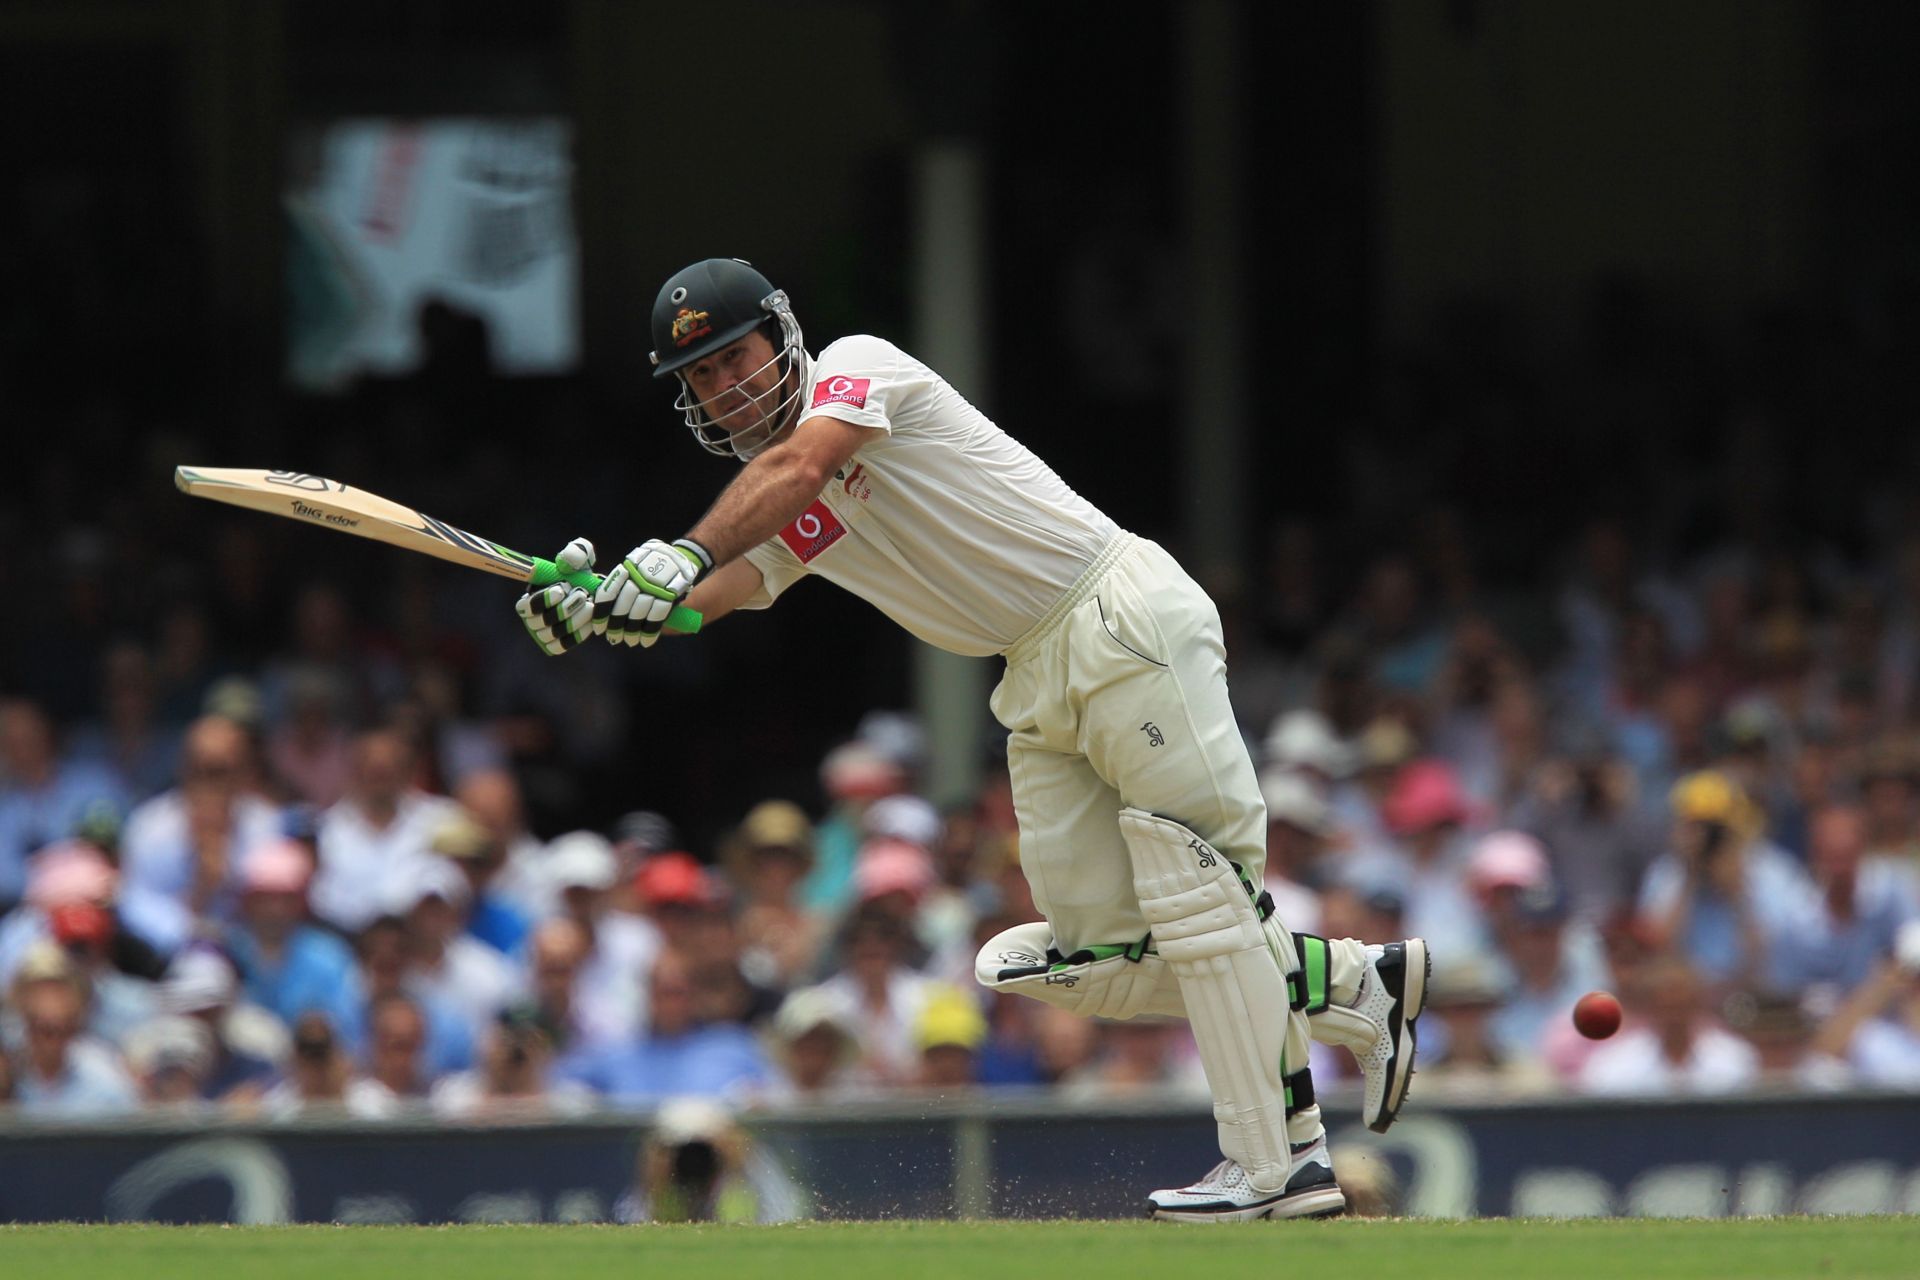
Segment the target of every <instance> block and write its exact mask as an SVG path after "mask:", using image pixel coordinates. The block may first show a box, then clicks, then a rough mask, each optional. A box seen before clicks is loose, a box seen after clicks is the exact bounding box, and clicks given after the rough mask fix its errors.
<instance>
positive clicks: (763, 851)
mask: <svg viewBox="0 0 1920 1280" xmlns="http://www.w3.org/2000/svg"><path fill="white" fill-rule="evenodd" d="M812 865H813V824H812V823H811V822H808V821H807V815H806V814H805V813H803V812H801V810H800V806H798V805H796V804H792V803H790V802H788V801H785V800H765V801H762V802H761V803H759V804H757V805H755V806H754V807H753V808H752V809H750V810H748V812H747V816H746V818H745V820H743V821H742V822H741V824H740V827H739V830H738V831H737V832H736V833H735V836H734V839H733V841H732V843H731V845H730V847H729V850H728V856H727V860H726V866H727V874H728V878H729V879H730V880H732V881H733V885H734V888H735V889H736V890H737V891H738V892H739V893H740V895H741V898H742V899H743V901H742V904H741V909H740V937H741V940H742V942H743V944H744V945H745V949H746V955H745V963H746V966H747V969H748V971H749V972H750V973H752V974H753V975H754V976H755V977H756V978H758V979H760V980H761V981H763V982H766V983H768V984H769V985H771V986H775V987H779V988H782V989H786V988H790V987H793V986H796V985H798V984H799V983H801V982H803V981H805V980H806V979H807V978H808V977H810V976H811V975H812V973H813V967H814V964H815V962H816V961H817V959H818V957H819V951H820V941H821V939H820V926H819V923H818V921H817V920H816V918H815V917H814V916H813V915H812V914H810V913H809V912H807V911H806V910H805V909H803V908H802V907H801V905H800V902H799V896H798V895H799V888H800V884H801V882H802V881H803V880H805V879H806V876H807V872H808V871H809V870H810V869H811V867H812Z"/></svg>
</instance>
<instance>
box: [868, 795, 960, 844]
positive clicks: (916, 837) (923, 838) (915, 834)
mask: <svg viewBox="0 0 1920 1280" xmlns="http://www.w3.org/2000/svg"><path fill="white" fill-rule="evenodd" d="M941 825H942V824H941V822H940V811H939V810H938V809H936V808H934V807H933V806H932V805H931V804H929V803H928V802H927V801H925V800H922V799H921V798H920V797H919V796H911V795H899V796H887V797H886V798H884V799H881V800H875V801H874V802H873V803H872V804H870V805H868V806H867V811H866V812H865V813H864V814H862V815H861V817H860V826H861V828H862V829H863V830H864V831H865V832H866V834H867V836H868V837H869V838H870V839H889V840H905V841H906V842H907V843H908V844H917V845H919V846H920V847H921V848H922V849H931V848H933V846H934V845H936V844H939V843H940V828H941Z"/></svg>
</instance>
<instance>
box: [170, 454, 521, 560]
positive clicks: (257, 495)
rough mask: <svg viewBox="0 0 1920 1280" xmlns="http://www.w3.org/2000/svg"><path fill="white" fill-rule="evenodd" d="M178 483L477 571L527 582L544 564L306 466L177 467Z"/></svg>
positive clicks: (199, 494)
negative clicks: (267, 468) (286, 468)
mask: <svg viewBox="0 0 1920 1280" xmlns="http://www.w3.org/2000/svg"><path fill="white" fill-rule="evenodd" d="M173 483H174V484H175V486H177V487H178V488H179V489H180V491H181V492H182V493H185V494H188V495H190V496H192V497H195V498H211V499H212V500H214V501H215V502H225V503H229V504H231V505H233V506H236V507H246V508H248V509H249V510H252V511H264V512H266V513H267V514H268V515H276V516H285V517H286V518H287V519H289V520H298V521H300V522H302V523H303V524H316V525H319V526H321V527H322V528H325V529H333V530H335V531H337V532H340V533H351V534H353V535H355V536H356V537H361V538H372V539H374V540H375V541H376V542H385V543H389V544H391V545H393V546H396V547H405V548H406V549H407V550H409V551H418V552H420V553H422V554H423V555H429V556H438V557H439V558H440V559H442V560H451V561H453V562H454V563H455V564H463V565H466V566H467V567H468V568H470V569H483V570H485V571H486V572H488V573H497V574H499V575H500V576H501V577H503V578H515V579H518V580H520V581H522V582H525V581H526V580H527V579H528V578H529V577H531V576H532V574H533V572H534V569H535V568H536V563H535V561H534V559H533V557H531V556H526V555H522V554H521V553H520V552H518V551H514V550H511V549H509V548H507V547H503V546H501V545H499V544H498V543H495V542H489V541H488V540H487V539H485V538H482V537H480V536H479V535H477V534H472V533H468V532H467V531H466V530H464V529H457V528H455V527H454V526H453V525H450V524H448V523H447V522H446V521H444V520H436V519H434V518H433V517H432V516H430V515H427V514H426V513H425V512H423V511H416V510H414V509H413V508H412V507H408V506H403V505H401V504H400V503H398V502H395V501H393V500H392V499H391V498H383V497H381V496H380V495H379V494H377V493H368V492H367V491H366V490H364V489H354V488H350V487H348V486H347V485H344V484H342V483H340V482H339V481H338V480H328V479H327V478H325V477H324V476H316V475H309V474H307V473H306V472H304V471H263V470H256V469H254V468H251V467H175V468H174V469H173Z"/></svg>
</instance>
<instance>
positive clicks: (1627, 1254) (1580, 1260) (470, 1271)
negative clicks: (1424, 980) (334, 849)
mask: <svg viewBox="0 0 1920 1280" xmlns="http://www.w3.org/2000/svg"><path fill="white" fill-rule="evenodd" d="M1917 1274H1920V1218H1912V1217H1903V1218H1773V1219H1758V1220H1755V1219H1747V1220H1730V1221H1687V1222H1655V1221H1646V1220H1626V1219H1614V1220H1608V1221H1583V1222H1538V1221H1522V1222H1514V1221H1482V1222H1457V1223H1455V1222H1415V1221H1391V1222H1381V1221H1376V1222H1367V1221H1358V1220H1347V1221H1333V1222H1300V1223H1255V1224H1251V1225H1248V1226H1219V1227H1182V1226H1171V1225H1164V1224H1159V1223H1150V1222H986V1223H951V1222H900V1223H820V1224H809V1225H796V1226H784V1227H700V1226H688V1227H593V1226H580V1227H560V1226H551V1227H493V1226H486V1227H483V1226H472V1227H156V1226H84V1225H58V1226H17V1227H7V1226H0V1276H7V1277H13V1276H19V1277H22V1280H25V1278H26V1277H29V1276H31V1277H45V1278H46V1280H69V1278H73V1280H90V1278H91V1277H96V1276H97V1277H102V1280H109V1278H110V1280H175V1278H176V1277H177V1278H179V1280H227V1277H236V1278H238V1277H245V1278H246V1280H268V1278H271V1280H279V1278H281V1277H286V1278H288V1280H299V1278H301V1277H313V1278H314V1280H344V1278H345V1277H361V1276H377V1277H398V1278H399V1280H440V1278H441V1277H447V1278H448V1280H490V1278H492V1277H500V1278H501V1280H507V1278H511V1280H546V1278H548V1277H551V1278H552V1280H593V1278H594V1277H599V1276H608V1277H619V1278H620V1280H638V1278H639V1277H649V1278H650V1277H655V1276H658V1277H669V1276H697V1277H702V1278H705V1277H712V1278H713V1280H761V1278H766V1280H812V1278H814V1277H819V1278H821V1280H867V1278H868V1277H883V1278H884V1280H921V1278H922V1277H927V1278H929V1280H938V1278H940V1277H949V1276H951V1277H968V1278H969V1280H971V1278H973V1277H983V1276H984V1277H990V1278H992V1280H999V1278H1000V1277H1006V1280H1016V1278H1018V1280H1029V1278H1036V1280H1037V1278H1040V1277H1046V1278H1048V1280H1093V1278H1095V1277H1098V1278H1101V1280H1107V1278H1111V1280H1120V1278H1121V1277H1126V1278H1128V1280H1134V1278H1140V1280H1160V1278H1162V1277H1186V1276H1194V1277H1201V1278H1203V1280H1219V1278H1221V1277H1230V1276H1260V1277H1271V1278H1272V1280H1310V1278H1311V1277H1313V1276H1315V1275H1327V1276H1339V1277H1362V1278H1370V1277H1375V1276H1377V1277H1380V1280H1493V1278H1494V1277H1503V1276H1527V1277H1534V1276H1541V1277H1548V1278H1550V1280H1583V1278H1585V1277H1599V1276H1606V1277H1615V1276H1620V1277H1632V1278H1633V1280H1658V1278H1660V1277H1696V1276H1697V1277H1714V1278H1715V1280H1719V1278H1720V1277H1738V1278H1740V1280H1768V1278H1771V1277H1779V1280H1820V1278H1824V1277H1834V1278H1838V1277H1856V1276H1886V1277H1911V1276H1915V1275H1917Z"/></svg>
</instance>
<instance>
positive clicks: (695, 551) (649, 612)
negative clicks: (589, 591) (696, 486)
mask: <svg viewBox="0 0 1920 1280" xmlns="http://www.w3.org/2000/svg"><path fill="white" fill-rule="evenodd" d="M711 568H713V557H712V556H710V555H708V554H707V551H706V548H704V547H702V546H701V545H700V544H699V543H697V542H695V541H693V540H692V539H691V538H681V539H678V540H677V541H674V542H662V541H660V539H658V538H655V539H653V540H651V541H649V542H643V543H641V544H640V545H639V546H637V547H635V548H634V549H633V550H631V551H629V552H627V557H626V559H624V560H622V561H621V562H620V563H619V565H617V566H616V567H615V568H614V570H613V572H612V573H609V574H608V575H607V576H606V577H605V578H603V579H601V581H600V589H599V590H598V591H596V592H594V594H593V630H594V633H595V634H596V635H599V634H604V635H605V636H606V637H607V642H608V643H609V644H621V645H627V646H632V645H636V644H637V645H640V646H642V647H643V648H652V647H653V643H654V641H656V640H658V639H659V638H660V628H661V627H663V626H665V625H666V622H667V615H668V614H670V613H672V612H673V610H674V607H675V606H676V605H678V604H679V603H680V602H681V601H682V600H684V599H686V597H687V592H689V591H691V590H693V584H694V583H696V582H698V581H699V580H700V576H701V575H702V574H704V573H706V571H707V570H709V569H711Z"/></svg>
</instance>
